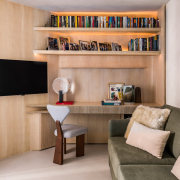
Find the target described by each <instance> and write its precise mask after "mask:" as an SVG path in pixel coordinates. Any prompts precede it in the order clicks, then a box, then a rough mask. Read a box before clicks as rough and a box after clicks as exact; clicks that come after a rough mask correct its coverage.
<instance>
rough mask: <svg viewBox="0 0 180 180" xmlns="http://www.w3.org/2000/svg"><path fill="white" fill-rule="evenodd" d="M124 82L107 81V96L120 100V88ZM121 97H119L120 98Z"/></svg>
mask: <svg viewBox="0 0 180 180" xmlns="http://www.w3.org/2000/svg"><path fill="white" fill-rule="evenodd" d="M123 86H124V83H109V84H108V98H109V99H113V100H122V94H121V95H120V93H122V89H123ZM120 98H121V99H120Z"/></svg>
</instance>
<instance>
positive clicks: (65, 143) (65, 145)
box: [64, 138, 66, 154]
mask: <svg viewBox="0 0 180 180" xmlns="http://www.w3.org/2000/svg"><path fill="white" fill-rule="evenodd" d="M64 154H66V138H64Z"/></svg>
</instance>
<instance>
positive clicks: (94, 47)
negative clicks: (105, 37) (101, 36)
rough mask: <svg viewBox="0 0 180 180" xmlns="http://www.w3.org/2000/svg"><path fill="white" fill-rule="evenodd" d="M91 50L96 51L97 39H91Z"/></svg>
mask: <svg viewBox="0 0 180 180" xmlns="http://www.w3.org/2000/svg"><path fill="white" fill-rule="evenodd" d="M91 51H98V44H97V41H91Z"/></svg>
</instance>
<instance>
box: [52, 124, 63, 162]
mask: <svg viewBox="0 0 180 180" xmlns="http://www.w3.org/2000/svg"><path fill="white" fill-rule="evenodd" d="M56 127H57V137H56V147H55V152H54V160H53V162H54V163H56V164H59V165H61V164H63V133H62V129H61V124H60V122H59V121H56Z"/></svg>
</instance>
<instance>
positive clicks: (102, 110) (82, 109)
mask: <svg viewBox="0 0 180 180" xmlns="http://www.w3.org/2000/svg"><path fill="white" fill-rule="evenodd" d="M138 105H140V104H137V103H134V104H126V105H120V106H102V105H101V102H75V103H74V104H73V105H69V108H70V113H71V114H132V113H133V111H134V110H135V108H136V107H137V106H138ZM143 105H145V106H151V107H160V105H158V104H155V103H143ZM46 106H47V104H37V105H28V106H27V107H29V108H34V109H35V110H33V111H30V112H27V113H33V114H34V113H41V114H43V113H48V111H47V109H46Z"/></svg>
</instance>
